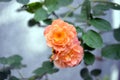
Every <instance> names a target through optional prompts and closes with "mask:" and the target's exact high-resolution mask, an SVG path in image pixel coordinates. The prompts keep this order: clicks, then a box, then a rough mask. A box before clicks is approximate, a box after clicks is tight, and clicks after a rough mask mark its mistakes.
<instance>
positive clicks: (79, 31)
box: [75, 26, 84, 33]
mask: <svg viewBox="0 0 120 80" xmlns="http://www.w3.org/2000/svg"><path fill="white" fill-rule="evenodd" d="M75 28H76V31H77V33H84V32H83V29H82V28H80V27H78V26H77V27H75Z"/></svg>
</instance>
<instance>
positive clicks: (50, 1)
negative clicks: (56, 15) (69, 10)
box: [44, 0, 59, 13]
mask: <svg viewBox="0 0 120 80" xmlns="http://www.w3.org/2000/svg"><path fill="white" fill-rule="evenodd" d="M57 1H58V0H45V3H44V5H45V6H46V7H47V9H48V12H50V13H51V12H53V11H55V10H56V9H58V7H59V6H58V2H57Z"/></svg>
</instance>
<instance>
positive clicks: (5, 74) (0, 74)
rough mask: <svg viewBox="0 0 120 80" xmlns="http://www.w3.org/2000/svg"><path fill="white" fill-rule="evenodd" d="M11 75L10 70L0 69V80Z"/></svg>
mask: <svg viewBox="0 0 120 80" xmlns="http://www.w3.org/2000/svg"><path fill="white" fill-rule="evenodd" d="M10 74H11V71H10V68H8V67H6V68H3V69H0V80H4V79H6V78H7V77H8V76H9V75H10Z"/></svg>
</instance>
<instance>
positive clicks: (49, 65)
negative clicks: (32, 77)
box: [42, 61, 54, 69]
mask: <svg viewBox="0 0 120 80" xmlns="http://www.w3.org/2000/svg"><path fill="white" fill-rule="evenodd" d="M42 66H43V67H44V68H46V69H52V68H53V67H54V65H53V63H52V62H50V61H45V62H43V64H42Z"/></svg>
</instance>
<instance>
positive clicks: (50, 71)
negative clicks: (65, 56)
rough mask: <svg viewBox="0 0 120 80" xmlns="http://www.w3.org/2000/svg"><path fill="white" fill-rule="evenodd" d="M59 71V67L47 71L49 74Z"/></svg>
mask: <svg viewBox="0 0 120 80" xmlns="http://www.w3.org/2000/svg"><path fill="white" fill-rule="evenodd" d="M58 71H59V69H57V68H55V69H51V70H49V71H48V72H47V73H48V74H53V73H56V72H58Z"/></svg>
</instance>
